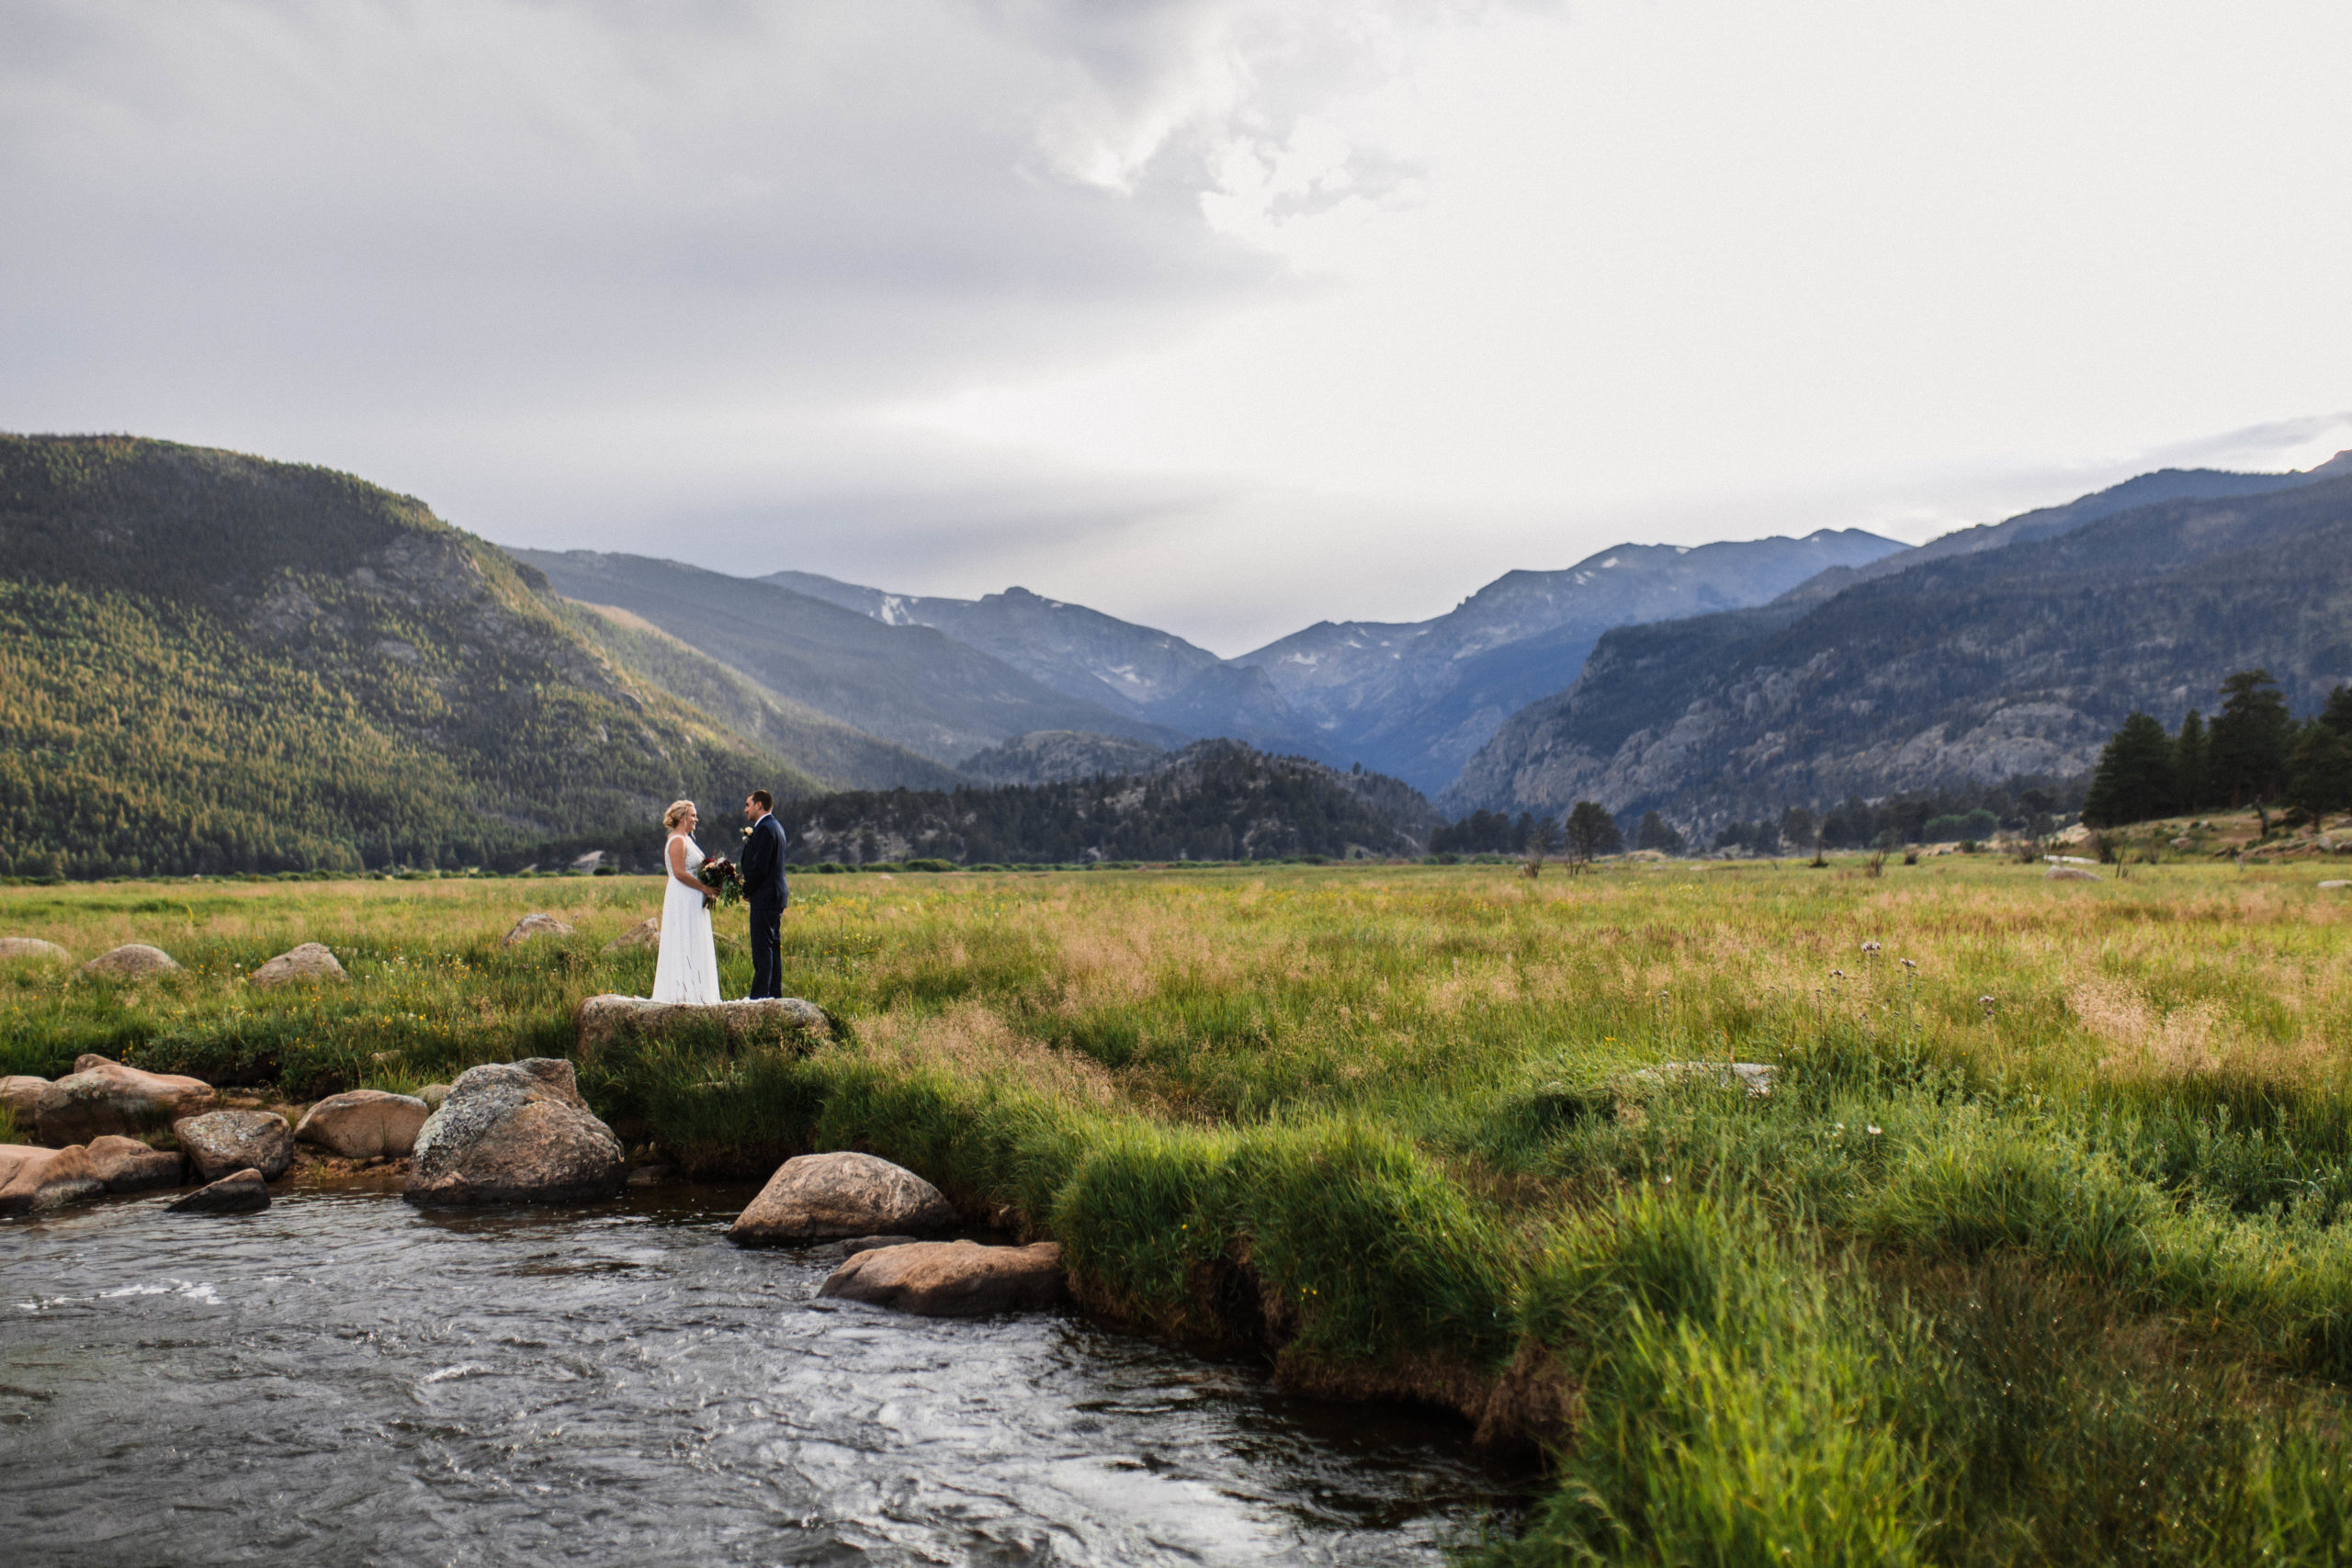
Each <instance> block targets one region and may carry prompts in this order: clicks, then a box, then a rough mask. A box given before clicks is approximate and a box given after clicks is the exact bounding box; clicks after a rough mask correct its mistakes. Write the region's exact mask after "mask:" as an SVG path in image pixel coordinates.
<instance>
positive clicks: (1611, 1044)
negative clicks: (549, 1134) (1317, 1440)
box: [0, 859, 2352, 1563]
mask: <svg viewBox="0 0 2352 1568" xmlns="http://www.w3.org/2000/svg"><path fill="white" fill-rule="evenodd" d="M2315 875H2316V874H2315V873H2310V872H2301V873H2298V872H2292V871H2285V870H2278V871H2267V872H2266V871H2252V872H2241V871H2237V870H2223V869H2220V868H2210V867H2201V866H2190V865H2164V866H2151V867H2146V868H2142V869H2140V870H2139V871H2138V872H2137V873H2136V874H2134V876H2133V877H2132V878H2131V880H2130V881H2128V882H2121V883H2115V882H2109V883H2100V884H2095V885H2084V884H2075V885H2063V884H2062V885H2051V884H2046V883H2044V882H2042V881H2041V879H2040V878H2039V876H2038V875H2037V874H2035V872H2034V870H2033V868H2030V867H2018V866H2015V865H2008V864H1995V863H1991V862H1989V861H1988V860H1983V859H1977V860H1970V861H1960V860H1951V861H1941V862H1938V861H1928V862H1926V863H1922V864H1920V865H1918V866H1894V865H1889V866H1887V867H1885V868H1884V870H1883V875H1881V876H1879V877H1876V878H1872V877H1869V876H1865V875H1863V874H1860V868H1859V867H1858V866H1857V865H1854V864H1850V863H1849V864H1833V865H1832V866H1831V867H1829V868H1828V869H1827V870H1826V871H1813V870H1805V869H1801V868H1797V867H1793V866H1792V867H1791V868H1790V869H1788V870H1786V871H1778V870H1770V869H1764V868H1754V867H1750V868H1742V869H1740V870H1739V871H1737V872H1736V873H1731V872H1725V871H1720V870H1712V869H1708V868H1704V867H1697V866H1691V865H1687V864H1686V865H1668V866H1665V867H1661V868H1657V869H1655V870H1650V869H1634V868H1625V869H1622V870H1610V871H1604V872H1603V873H1601V874H1598V875H1595V876H1590V877H1579V878H1577V879H1575V880H1574V881H1572V882H1571V881H1567V880H1565V879H1562V880H1555V881H1548V882H1543V883H1535V882H1530V881H1529V880H1527V879H1526V878H1523V877H1518V878H1514V877H1512V876H1511V875H1510V870H1509V868H1501V867H1476V866H1458V867H1443V868H1440V867H1404V868H1377V867H1375V868H1338V867H1334V868H1329V869H1314V868H1285V869H1281V870H1272V869H1252V868H1227V869H1219V870H1209V871H1182V870H1169V871H1137V872H1132V873H1128V872H1095V873H1090V874H1042V875H1035V874H985V875H978V874H976V875H964V876H956V877H905V878H897V879H893V878H887V877H879V876H869V877H859V878H826V879H822V880H821V881H819V880H818V879H813V878H809V879H803V881H802V884H801V886H800V887H799V889H798V891H799V893H800V898H799V901H798V902H797V904H796V906H795V908H794V910H793V912H792V914H791V915H790V916H789V917H788V919H787V921H786V981H787V988H788V989H790V990H793V991H795V992H797V993H798V994H800V995H804V996H807V997H809V998H811V999H813V1000H815V1001H818V1002H819V1003H820V1004H821V1005H823V1006H824V1007H826V1008H827V1009H828V1010H831V1012H832V1013H833V1015H834V1016H835V1018H836V1019H837V1020H838V1021H839V1023H840V1028H839V1030H838V1032H837V1034H836V1037H835V1038H834V1039H832V1040H831V1041H829V1042H825V1043H815V1044H812V1043H809V1042H806V1041H797V1040H774V1041H766V1042H757V1041H754V1042H738V1043H729V1042H728V1041H727V1040H726V1039H725V1038H724V1037H723V1036H721V1035H719V1034H718V1033H717V1032H711V1033H709V1034H707V1035H703V1036H696V1035H690V1034H689V1035H676V1036H673V1037H670V1038H667V1039H664V1040H661V1041H652V1042H648V1041H638V1042H631V1043H624V1044H622V1045H620V1046H617V1047H615V1048H613V1049H610V1050H607V1051H604V1052H600V1053H599V1054H598V1055H596V1056H595V1057H594V1058H593V1059H588V1060H583V1061H582V1063H581V1073H582V1087H583V1089H584V1091H585V1092H586V1093H587V1094H588V1095H589V1097H590V1099H591V1100H593V1101H594V1103H595V1104H596V1105H597V1106H598V1107H599V1109H600V1111H603V1112H604V1113H605V1115H606V1116H607V1117H608V1118H609V1119H611V1120H613V1121H614V1122H615V1124H616V1128H619V1129H621V1130H623V1132H624V1134H625V1135H626V1136H628V1138H629V1139H630V1141H631V1142H633V1143H634V1142H639V1141H645V1140H650V1141H653V1142H656V1143H658V1144H660V1145H663V1146H664V1147H666V1148H667V1149H668V1150H670V1151H671V1153H672V1154H673V1156H675V1157H677V1158H678V1159H680V1160H682V1161H684V1163H685V1164H686V1165H688V1166H689V1167H690V1168H695V1169H697V1170H700V1171H703V1172H706V1173H711V1174H718V1173H727V1174H734V1175H741V1176H757V1175H762V1174H764V1173H765V1171H766V1170H767V1169H769V1168H772V1167H773V1166H774V1164H775V1162H776V1161H778V1160H780V1159H782V1158H784V1157H786V1156H788V1155H790V1154H793V1153H797V1152H799V1151H801V1150H804V1149H809V1148H820V1147H823V1148H831V1147H862V1148H867V1149H871V1150H874V1151H876V1152H877V1153H880V1154H883V1155H885V1156H888V1157H890V1158H893V1159H897V1160H899V1161H900V1162H902V1163H904V1164H907V1165H909V1166H910V1167H911V1168H915V1169H917V1170H919V1171H922V1173H923V1174H924V1175H926V1176H928V1177H930V1178H931V1179H933V1180H935V1181H937V1182H938V1183H940V1185H941V1186H942V1187H943V1188H944V1189H945V1190H947V1191H948V1192H949V1194H950V1195H951V1196H952V1197H954V1198H955V1199H956V1201H957V1202H958V1203H959V1205H961V1206H963V1207H964V1208H965V1209H966V1210H967V1212H969V1213H973V1214H975V1215H977V1216H978V1217H980V1218H983V1219H986V1220H989V1221H992V1222H993V1223H996V1224H1001V1225H1003V1226H1005V1227H1006V1228H1009V1229H1012V1230H1017V1231H1020V1232H1023V1233H1025V1234H1028V1235H1051V1236H1054V1237H1056V1238H1057V1239H1059V1240H1060V1241H1062V1243H1063V1244H1064V1246H1065V1248H1066V1251H1067V1255H1068V1257H1069V1259H1070V1262H1071V1265H1072V1268H1073V1270H1074V1273H1075V1275H1076V1277H1077V1279H1078V1280H1079V1283H1080V1289H1081V1292H1082V1293H1083V1294H1084V1295H1085V1296H1086V1298H1087V1299H1088V1300H1089V1301H1090V1302H1091V1303H1093V1304H1095V1305H1096V1306H1098V1307H1100V1308H1102V1309H1103V1310H1107V1311H1111V1312H1114V1313H1117V1314H1123V1315H1125V1316H1127V1317H1129V1318H1131V1319H1134V1320H1136V1321H1139V1322H1145V1323H1150V1324H1156V1325H1159V1326H1161V1327H1163V1328H1165V1329H1167V1330H1168V1331H1170V1332H1173V1333H1179V1334H1185V1335H1196V1336H1199V1337H1204V1338H1209V1339H1216V1340H1221V1341H1224V1342H1226V1343H1228V1344H1239V1345H1245V1346H1250V1347H1254V1348H1258V1349H1259V1350H1261V1351H1262V1352H1263V1353H1265V1354H1266V1355H1268V1356H1270V1357H1271V1358H1272V1359H1274V1361H1275V1364H1276V1365H1277V1367H1278V1369H1279V1370H1280V1371H1282V1373H1283V1375H1284V1376H1286V1377H1290V1378H1292V1379H1294V1380H1295V1381H1296V1382H1298V1383H1300V1384H1301V1385H1302V1386H1306V1387H1310V1388H1324V1389H1329V1390H1331V1391H1334V1392H1353V1393H1391V1394H1405V1395H1410V1396H1414V1397H1419V1398H1424V1399H1428V1400H1431V1401H1434V1402H1437V1403H1441V1404H1449V1405H1452V1406H1453V1407H1454V1408H1457V1409H1459V1410H1462V1411H1463V1412H1464V1413H1465V1414H1467V1415H1470V1416H1481V1415H1484V1416H1487V1427H1489V1428H1490V1429H1496V1430H1500V1429H1504V1428H1508V1427H1510V1426H1511V1425H1512V1423H1513V1421H1517V1422H1518V1424H1519V1426H1520V1427H1521V1429H1523V1430H1527V1431H1531V1432H1535V1433H1538V1434H1542V1435H1546V1436H1548V1437H1549V1438H1551V1439H1552V1440H1553V1441H1554V1442H1555V1452H1554V1454H1553V1462H1554V1467H1555V1468H1554V1474H1555V1482H1554V1483H1553V1485H1552V1489H1551V1490H1550V1491H1549V1492H1548V1494H1547V1500H1546V1501H1545V1502H1544V1504H1543V1505H1542V1506H1539V1507H1538V1508H1537V1509H1536V1510H1535V1512H1534V1514H1533V1515H1532V1517H1531V1519H1530V1520H1529V1522H1528V1524H1527V1526H1526V1528H1525V1529H1523V1530H1522V1531H1521V1532H1519V1533H1518V1534H1517V1535H1515V1536H1514V1537H1512V1538H1511V1539H1509V1540H1494V1541H1489V1542H1487V1543H1484V1544H1483V1545H1480V1546H1476V1547H1474V1548H1470V1549H1466V1550H1469V1551H1471V1552H1472V1554H1473V1555H1478V1556H1483V1557H1485V1558H1487V1559H1488V1560H1491V1561H1494V1562H1513V1563H1538V1562H1570V1561H1579V1562H1582V1561H1590V1562H1617V1561H1625V1562H1658V1563H1666V1562H1722V1563H1731V1562H1966V1563H1977V1562H1984V1563H1995V1562H2001V1563H2008V1562H2016V1563H2039V1562H2053V1563H2054V1562H2107V1561H2131V1562H2141V1561H2145V1562H2248V1561H2271V1562H2341V1561H2345V1560H2346V1553H2347V1552H2352V1540H2347V1537H2346V1529H2347V1526H2346V1517H2347V1516H2346V1508H2345V1506H2344V1503H2343V1497H2344V1491H2343V1488H2342V1486H2341V1484H2340V1479H2341V1474H2342V1463H2343V1458H2344V1454H2343V1445H2342V1441H2341V1438H2340V1435H2339V1434H2340V1432H2341V1430H2342V1422H2343V1415H2344V1412H2343V1409H2342V1400H2341V1397H2340V1395H2339V1393H2337V1389H2336V1383H2337V1381H2338V1380H2339V1379H2341V1378H2343V1377H2345V1376H2346V1374H2347V1373H2352V1322H2348V1321H2347V1308H2352V1239H2347V1236H2352V1232H2347V1230H2346V1227H2345V1226H2343V1225H2342V1224H2340V1223H2339V1222H2340V1221H2341V1219H2342V1217H2343V1215H2344V1213H2345V1208H2346V1197H2347V1195H2352V1073H2348V1072H2347V1066H2352V1061H2348V1060H2347V1054H2346V1051H2345V1050H2344V1049H2343V1047H2342V1045H2341V1044H2340V1042H2341V1041H2342V1040H2344V1039H2345V1038H2346V1026H2347V1024H2352V984H2347V982H2346V980H2345V978H2344V976H2346V974H2347V973H2352V971H2347V969H2346V963H2345V960H2346V957H2347V952H2346V949H2347V945H2352V917H2347V915H2346V910H2345V908H2344V907H2343V905H2342V904H2341V903H2340V902H2338V901H2336V900H2335V898H2334V897H2333V896H2332V895H2328V894H2323V893H2320V892H2318V891H2317V890H2316V889H2314V888H2313V887H2312V886H2310V885H2309V879H2310V878H2312V877H2313V876H2315ZM658 901H659V886H658V884H656V883H652V882H650V881H646V882H640V881H638V880H636V879H628V878H605V879H597V880H593V881H592V880H589V879H576V880H542V881H518V882H481V883H458V882H422V883H398V884H382V883H374V884H353V885H349V886H334V885H318V884H288V885H269V884H259V885H256V884H211V883H206V884H162V883H158V884H144V885H137V884H121V885H106V886H94V887H74V888H61V889H31V888H15V889H0V932H6V933H7V934H24V935H36V936H42V937H46V938H48V939H49V940H51V941H54V942H61V943H62V944H64V945H65V946H67V947H69V948H71V949H73V950H74V953H75V955H76V956H77V957H85V956H87V955H88V954H89V953H94V952H96V951H98V950H100V949H102V948H104V947H106V946H111V945H113V944H114V943H116V942H123V941H144V942H154V943H156V944H157V945H160V946H163V947H165V948H166V949H168V950H170V951H172V952H173V953H175V955H176V956H178V957H179V958H180V960H181V962H182V963H183V964H185V965H187V968H186V969H185V971H184V972H183V973H182V974H180V975H177V976H169V977H166V978H164V979H163V980H160V981H150V982H145V983H141V984H138V985H129V986H123V985H113V984H105V983H99V982H95V981H92V980H89V979H87V978H85V977H83V976H80V975H79V974H78V973H77V972H75V971H74V970H73V969H71V968H61V967H55V966H42V965H37V964H27V965H16V966H12V967H10V968H8V969H6V970H0V1069H4V1070H7V1071H35V1072H41V1073H51V1072H54V1071H57V1070H59V1069H60V1068H61V1067H62V1066H64V1065H67V1064H70V1062H71V1060H72V1057H73V1056H74V1054H76V1053H78V1052H80V1051H84V1050H98V1051H102V1052H104V1053H105V1054H107V1055H119V1056H122V1057H123V1058H125V1059H128V1060H133V1061H137V1062H140V1063H142V1064H144V1065H149V1066H162V1067H174V1068H181V1069H186V1070H195V1071H202V1072H206V1073H209V1074H211V1075H213V1076H215V1077H221V1078H226V1079H234V1078H238V1077H243V1078H247V1079H250V1080H254V1081H272V1082H276V1083H278V1084H280V1085H282V1086H283V1087H284V1088H285V1089H287V1090H288V1092H289V1093H292V1094H294V1095H297V1096H301V1095H312V1094H320V1093H324V1092H327V1091H329V1090H330V1089H337V1088H345V1087H352V1086H355V1085H358V1084H363V1083H364V1084H400V1085H414V1084H419V1083H422V1082H424V1081H426V1080H427V1079H429V1078H435V1077H440V1078H446V1077H449V1076H452V1075H454V1074H455V1073H456V1072H458V1071H459V1070H462V1068H463V1067H464V1066H468V1065H470V1064H471V1063H473V1062H477V1061H484V1060H495V1059H509V1058H512V1057H515V1056H519V1055H538V1054H560V1053H562V1052H564V1051H566V1050H568V1049H570V1048H571V1044H572V1040H573V1029H572V1025H571V1010H572V1009H573V1007H575V1006H576V1004H577V1002H578V1001H579V1000H580V998H582V997H585V996H588V995H591V994H594V993H595V992H598V991H604V990H621V991H628V992H635V993H639V994H642V993H643V992H644V991H645V990H646V989H647V988H648V987H649V986H650V976H651V967H652V955H651V953H648V952H645V951H643V950H628V951H623V952H618V953H608V952H607V951H605V943H606V942H609V941H610V940H611V938H613V937H614V936H616V935H617V934H619V932H620V931H623V930H625V929H627V928H628V926H629V925H632V924H634V923H635V922H636V921H637V920H639V919H642V918H643V916H644V915H645V914H646V913H648V912H650V909H651V908H654V907H655V906H656V905H657V904H658ZM535 908H544V909H547V910H549V911H550V912H553V913H556V914H558V915H559V916H560V917H561V918H563V919H566V920H567V921H569V922H571V924H573V925H574V926H576V927H577V928H578V934H577V935H576V936H574V937H571V938H568V939H564V940H562V941H545V940H542V941H538V942H529V943H526V944H523V945H520V946H517V947H515V948H512V949H510V948H506V947H504V946H503V944H502V942H501V940H500V939H501V937H502V936H503V932H504V931H505V930H506V928H507V927H508V926H510V925H511V924H512V923H513V921H514V920H515V919H516V918H518V917H519V916H520V915H521V914H523V913H525V912H526V911H528V910H531V909H535ZM305 940H319V941H324V942H328V944H329V945H330V946H332V947H334V949H335V951H336V953H337V954H338V956H339V957H340V958H342V960H343V962H344V963H345V966H346V968H348V969H349V970H350V973H351V976H352V978H351V982H350V984H349V985H348V986H347V987H322V988H317V989H300V990H293V991H281V992H255V991H254V990H253V989H252V988H251V987H248V986H246V985H245V984H244V983H243V980H242V978H241V976H243V974H244V973H246V972H248V971H249V970H250V969H251V968H252V967H253V966H254V964H258V963H259V962H260V961H262V960H263V959H265V958H266V957H268V956H270V955H271V954H272V953H276V952H279V951H282V950H284V949H285V948H287V947H290V946H292V945H293V944H294V943H295V942H300V941H305ZM1906 960H1907V961H1908V962H1907V963H1906V962H1905V961H1906ZM721 967H722V971H723V973H724V976H725V979H726V984H727V986H728V987H729V990H730V991H736V992H740V991H741V988H742V987H744V986H745V985H746V984H747V983H748V979H749V965H748V963H747V962H746V960H745V958H744V955H743V953H742V952H741V947H740V943H734V942H723V945H722V952H721ZM1661 1060H1676V1061H1689V1060H1706V1061H1715V1062H1721V1061H1727V1060H1739V1061H1762V1062H1767V1063H1770V1064H1773V1065H1774V1066H1775V1067H1776V1069H1777V1075H1778V1076H1777V1077H1776V1080H1775V1084H1774V1088H1773V1090H1772V1092H1771V1093H1770V1095H1769V1096H1765V1097H1760V1098H1758V1097H1751V1096H1749V1095H1747V1094H1746V1093H1744V1092H1742V1090H1741V1089H1739V1088H1737V1087H1736V1086H1730V1087H1726V1086H1725V1085H1724V1084H1721V1083H1719V1082H1718V1081H1716V1079H1715V1078H1714V1077H1712V1076H1710V1075H1705V1074H1701V1075H1694V1076H1691V1077H1686V1078H1682V1079H1663V1080H1661V1079H1656V1078H1653V1079H1649V1080H1645V1079H1642V1078H1639V1077H1634V1076H1633V1073H1634V1069H1636V1068H1638V1067H1640V1066H1643V1065H1645V1064H1648V1063H1654V1062H1657V1061H1661ZM1531 1390H1533V1391H1535V1392H1533V1393H1531V1392H1530V1391H1531ZM1513 1400H1516V1401H1519V1402H1520V1403H1518V1404H1512V1403H1510V1402H1511V1401H1513ZM1539 1407H1540V1409H1539ZM1543 1410H1548V1411H1549V1412H1550V1414H1551V1416H1555V1417H1557V1418H1558V1419H1557V1420H1556V1421H1546V1420H1537V1419H1534V1418H1533V1417H1532V1416H1528V1417H1527V1418H1526V1419H1524V1420H1522V1419H1521V1416H1527V1412H1529V1411H1537V1413H1538V1414H1540V1413H1541V1411H1543ZM1498 1411H1502V1412H1505V1413H1506V1414H1509V1413H1510V1412H1518V1413H1519V1414H1518V1415H1515V1416H1512V1418H1511V1420H1508V1421H1500V1422H1498V1419H1497V1416H1496V1413H1497V1412H1498ZM2265 1554H2267V1555H2265Z"/></svg>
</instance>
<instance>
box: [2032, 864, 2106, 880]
mask: <svg viewBox="0 0 2352 1568" xmlns="http://www.w3.org/2000/svg"><path fill="white" fill-rule="evenodd" d="M2041 880H2042V881H2044V882H2097V881H2098V873H2097V872H2095V871H2085V870H2084V869H2083V868H2082V867H2081V866H2078V865H2053V866H2052V867H2051V868H2050V869H2049V870H2048V871H2045V872H2043V873H2042V874H2041Z"/></svg>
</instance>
